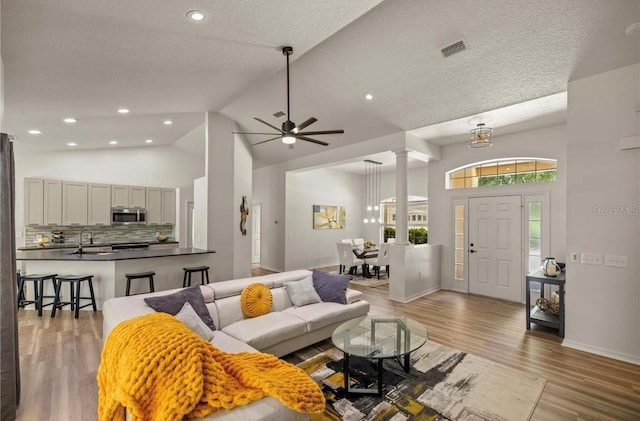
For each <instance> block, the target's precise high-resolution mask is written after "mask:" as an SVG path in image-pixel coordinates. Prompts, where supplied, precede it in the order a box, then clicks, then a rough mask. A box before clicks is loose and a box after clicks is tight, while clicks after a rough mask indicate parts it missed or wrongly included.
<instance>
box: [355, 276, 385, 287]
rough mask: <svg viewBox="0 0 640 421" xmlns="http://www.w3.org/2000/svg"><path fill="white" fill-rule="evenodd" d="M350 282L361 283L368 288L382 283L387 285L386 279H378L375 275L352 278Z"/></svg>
mask: <svg viewBox="0 0 640 421" xmlns="http://www.w3.org/2000/svg"><path fill="white" fill-rule="evenodd" d="M350 283H351V284H356V285H362V286H365V287H369V288H375V287H379V286H382V285H389V280H388V279H378V278H377V277H373V278H353V279H352V280H351V282H350Z"/></svg>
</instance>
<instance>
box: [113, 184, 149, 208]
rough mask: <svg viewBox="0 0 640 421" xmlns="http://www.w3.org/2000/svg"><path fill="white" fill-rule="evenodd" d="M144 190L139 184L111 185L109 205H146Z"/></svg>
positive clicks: (132, 206)
mask: <svg viewBox="0 0 640 421" xmlns="http://www.w3.org/2000/svg"><path fill="white" fill-rule="evenodd" d="M145 195H146V192H145V188H144V187H140V186H119V185H115V184H113V185H111V206H113V207H124V208H136V207H138V208H144V207H146V201H147V200H146V199H147V198H146V197H145Z"/></svg>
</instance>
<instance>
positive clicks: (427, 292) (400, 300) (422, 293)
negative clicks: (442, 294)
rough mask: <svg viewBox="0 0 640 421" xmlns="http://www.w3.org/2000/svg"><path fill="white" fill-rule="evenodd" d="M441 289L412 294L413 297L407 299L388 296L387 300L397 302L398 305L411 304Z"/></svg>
mask: <svg viewBox="0 0 640 421" xmlns="http://www.w3.org/2000/svg"><path fill="white" fill-rule="evenodd" d="M441 289H442V288H434V289H430V290H428V291H423V292H419V293H417V294H414V295H412V296H410V297H409V298H400V297H393V296H391V295H389V297H388V298H389V299H390V300H391V301H397V302H400V303H408V302H411V301H413V300H417V299H418V298H420V297H424V296H425V295H429V294H433V293H434V292H438V291H440V290H441Z"/></svg>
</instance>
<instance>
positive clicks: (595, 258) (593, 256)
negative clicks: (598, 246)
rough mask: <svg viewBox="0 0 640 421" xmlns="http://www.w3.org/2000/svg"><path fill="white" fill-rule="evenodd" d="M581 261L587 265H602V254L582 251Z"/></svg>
mask: <svg viewBox="0 0 640 421" xmlns="http://www.w3.org/2000/svg"><path fill="white" fill-rule="evenodd" d="M581 262H582V263H584V264H585V265H601V264H602V255H601V254H598V253H582V260H581Z"/></svg>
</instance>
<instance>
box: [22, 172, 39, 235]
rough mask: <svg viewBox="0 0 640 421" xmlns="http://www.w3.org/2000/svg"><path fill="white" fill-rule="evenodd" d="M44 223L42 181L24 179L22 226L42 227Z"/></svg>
mask: <svg viewBox="0 0 640 421" xmlns="http://www.w3.org/2000/svg"><path fill="white" fill-rule="evenodd" d="M43 222H44V180H42V179H41V178H25V179H24V224H25V225H43Z"/></svg>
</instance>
